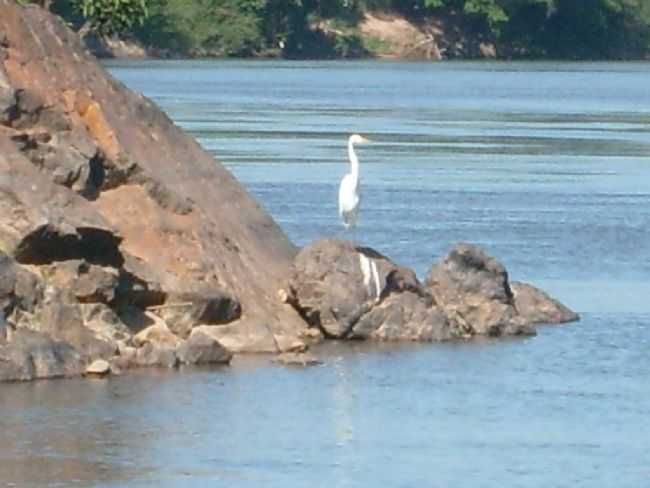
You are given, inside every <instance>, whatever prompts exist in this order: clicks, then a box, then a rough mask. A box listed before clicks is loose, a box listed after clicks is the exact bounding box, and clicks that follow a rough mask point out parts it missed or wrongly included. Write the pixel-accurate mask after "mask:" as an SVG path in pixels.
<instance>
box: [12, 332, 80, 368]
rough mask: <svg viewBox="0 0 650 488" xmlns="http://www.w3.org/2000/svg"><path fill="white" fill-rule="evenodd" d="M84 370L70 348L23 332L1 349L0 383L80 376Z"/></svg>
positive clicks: (33, 333) (18, 333) (14, 335)
mask: <svg viewBox="0 0 650 488" xmlns="http://www.w3.org/2000/svg"><path fill="white" fill-rule="evenodd" d="M84 367H85V363H84V361H83V360H82V358H81V356H80V355H79V354H78V353H77V351H75V350H74V348H72V347H71V346H70V345H68V344H66V343H63V342H59V341H54V340H52V339H51V338H50V337H48V336H46V335H44V334H41V333H38V332H34V331H30V330H25V329H18V330H16V331H15V332H14V333H13V339H12V342H11V343H10V344H8V345H5V346H2V347H0V381H26V380H33V379H39V378H59V377H65V376H77V375H80V374H81V373H82V372H83V370H84Z"/></svg>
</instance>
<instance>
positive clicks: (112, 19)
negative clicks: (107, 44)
mask: <svg viewBox="0 0 650 488" xmlns="http://www.w3.org/2000/svg"><path fill="white" fill-rule="evenodd" d="M74 5H75V7H76V9H77V10H78V11H79V12H80V13H81V15H82V16H83V17H84V18H85V19H87V20H88V21H89V23H90V28H91V29H92V30H95V31H97V32H100V33H103V34H115V33H119V32H125V31H128V30H129V29H131V28H132V27H133V26H134V25H135V24H142V23H143V22H144V20H145V19H146V18H147V4H146V1H145V0H74Z"/></svg>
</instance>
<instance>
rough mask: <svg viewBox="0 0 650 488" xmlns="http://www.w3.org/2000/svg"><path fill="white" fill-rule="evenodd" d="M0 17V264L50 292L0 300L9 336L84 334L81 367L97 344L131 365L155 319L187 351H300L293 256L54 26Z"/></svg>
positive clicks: (258, 214) (265, 219)
mask: <svg viewBox="0 0 650 488" xmlns="http://www.w3.org/2000/svg"><path fill="white" fill-rule="evenodd" d="M0 12H1V13H2V14H1V15H0V251H1V252H2V256H3V260H4V261H5V262H6V263H10V264H6V266H5V267H4V268H3V269H6V270H8V269H10V268H11V269H13V270H14V272H13V274H14V275H15V274H16V272H15V269H17V268H20V272H19V273H18V274H20V275H21V276H22V275H23V274H25V275H28V276H30V277H31V278H30V279H32V280H33V281H34V283H38V287H40V288H39V289H42V291H41V293H40V295H39V294H38V293H36V292H34V291H33V290H32V291H31V292H30V293H27V295H30V300H31V301H30V300H26V299H23V298H24V297H21V292H20V291H16V290H15V289H13V288H12V289H7V290H5V291H4V293H3V295H0V306H1V307H2V312H3V314H4V315H5V317H6V320H7V323H8V327H9V329H11V330H13V329H16V332H17V331H18V329H27V328H29V329H31V330H33V331H35V333H47V334H48V336H49V337H50V338H52V339H53V340H57V337H59V336H60V337H59V339H60V340H61V341H64V342H66V343H70V340H67V339H66V338H65V337H63V336H65V335H66V334H69V331H67V328H68V326H69V327H71V328H74V327H77V326H79V327H83V329H84V333H83V334H81V333H79V334H77V335H79V337H76V336H75V340H76V341H82V342H83V341H86V342H83V344H81V343H79V346H80V347H79V348H77V352H78V353H80V354H81V356H82V360H84V359H85V360H87V361H89V360H90V359H91V358H89V357H84V356H89V351H88V350H82V349H83V347H85V346H86V343H87V342H88V341H91V342H92V341H100V342H102V341H103V342H104V343H106V344H108V346H106V344H103V345H102V347H99V346H97V347H95V348H94V349H93V350H94V351H95V353H93V354H91V355H94V356H110V355H111V354H113V353H115V352H116V351H119V350H120V348H122V349H123V350H125V351H127V352H129V348H130V347H132V344H130V342H129V340H130V338H131V335H132V334H133V333H135V332H137V331H138V330H139V329H141V328H143V327H145V326H147V325H151V324H153V323H154V322H155V321H157V320H158V319H160V320H161V321H162V324H163V325H170V326H171V327H172V328H174V327H175V328H176V329H177V330H174V332H175V333H176V334H178V336H179V337H180V338H181V340H185V339H188V338H189V337H190V336H191V334H192V332H193V329H194V328H195V327H196V326H201V329H202V332H201V334H202V336H205V335H208V336H210V337H212V339H215V340H217V341H220V340H221V339H223V340H224V341H225V342H229V343H230V344H231V345H233V347H234V346H237V347H234V348H235V349H239V350H255V351H260V350H265V351H266V350H268V351H278V350H279V349H282V347H281V344H283V343H291V342H292V340H293V339H294V338H296V337H297V334H298V332H299V331H300V330H301V329H302V328H304V322H303V321H302V320H301V319H300V317H298V315H297V314H296V313H295V312H294V311H293V309H292V308H291V307H290V306H288V305H283V304H281V303H280V302H279V300H278V299H277V295H276V293H277V288H278V283H279V282H280V281H281V280H282V279H283V278H284V277H285V273H286V270H287V269H288V267H289V265H290V263H291V260H292V259H293V257H294V255H295V253H296V249H295V248H294V246H293V245H292V244H291V243H290V242H289V240H288V239H287V237H286V236H285V235H284V234H283V232H282V231H281V230H280V229H279V228H278V226H277V225H276V224H275V223H274V222H273V220H272V219H271V217H270V216H269V215H268V214H267V213H266V212H264V210H262V209H261V208H260V207H259V205H258V204H257V203H256V202H255V201H254V200H253V199H252V198H251V197H250V196H249V195H248V194H247V193H246V191H245V190H244V189H243V188H242V187H241V186H240V185H239V183H238V182H237V181H236V180H235V179H234V178H233V177H232V175H231V174H230V173H229V172H228V171H227V170H226V169H224V168H223V167H222V166H221V165H220V164H219V163H217V162H216V161H215V160H214V159H213V158H212V157H211V156H210V155H209V154H207V153H206V152H205V151H203V150H202V149H201V148H200V147H199V145H198V144H197V143H196V142H195V141H194V140H193V139H192V138H191V137H189V136H188V135H186V134H184V133H183V132H182V131H181V130H180V129H179V128H177V127H176V126H175V125H174V124H173V123H172V122H171V121H170V120H169V119H168V118H167V117H166V116H165V114H164V113H163V112H161V111H160V110H159V109H158V108H157V107H156V106H155V105H154V104H153V103H152V102H151V101H149V100H148V99H146V98H145V97H143V96H141V95H139V94H136V93H133V92H131V91H130V90H128V89H127V88H126V87H124V86H123V85H122V84H121V83H119V82H118V81H116V80H114V79H113V78H112V77H111V76H110V75H108V74H107V73H106V71H105V70H104V69H103V68H102V67H101V66H100V65H99V64H98V63H97V62H96V61H95V60H94V58H92V57H91V56H89V55H88V54H87V53H86V52H85V51H84V50H83V48H82V47H81V45H80V43H79V40H78V38H77V36H76V35H75V34H74V33H72V32H71V31H70V30H69V29H67V27H65V25H64V24H63V23H62V22H61V21H60V20H59V19H58V18H56V17H54V16H52V15H50V14H49V13H48V12H46V11H44V10H42V9H41V8H38V7H33V6H32V7H21V6H19V5H17V4H16V3H15V2H14V1H13V0H0ZM23 281H24V280H23ZM5 288H6V287H5ZM48 294H49V295H48ZM41 295H42V296H41ZM46 295H47V296H49V297H50V298H46ZM55 297H58V298H55ZM48 300H49V301H48ZM46 302H47V303H51V304H53V303H58V304H63V303H65V304H67V305H68V306H69V310H67V311H66V313H67V318H64V317H62V312H61V310H56V311H54V312H56V313H54V312H52V311H51V310H50V312H52V313H50V314H49V315H47V316H45V315H43V314H44V311H43V309H44V308H45V307H46V305H45V304H46ZM48 306H51V307H52V306H53V305H48ZM152 314H153V315H154V316H155V317H151V315H152ZM165 320H167V321H168V322H169V324H167V323H166V322H165ZM44 321H49V323H47V324H46V323H44ZM70 324H73V325H70ZM98 324H99V325H98ZM48 328H49V329H48ZM55 329H56V330H59V329H61V330H59V332H60V333H57V334H52V333H49V332H47V330H55ZM89 330H90V331H92V334H88V333H87V332H88V331H89ZM62 331H63V332H62ZM119 331H121V333H120V332H119ZM80 334H81V335H83V336H84V338H81V335H80ZM18 335H19V334H13V337H14V338H16V337H18ZM8 336H9V337H11V336H12V334H8ZM85 336H88V337H85ZM28 339H29V338H26V339H24V340H22V339H21V344H24V343H25V341H28ZM82 339H83V340H82ZM201 341H202V342H201ZM201 341H199V340H198V339H197V340H194V341H193V342H197V343H198V342H201V344H202V345H205V344H209V341H207V340H206V339H205V338H203V339H201ZM73 342H74V341H73ZM39 344H41V346H42V344H43V340H41V341H40V342H39ZM41 346H39V347H41ZM82 346H83V347H82ZM279 346H280V347H279ZM3 347H5V348H7V347H9V346H3ZM21 347H22V348H23V349H25V348H26V346H24V345H23V346H21ZM57 347H58V346H57ZM202 347H203V346H202ZM41 349H42V347H41ZM97 351H102V352H101V353H98V352H97ZM5 353H7V350H5ZM7 354H8V353H7ZM12 354H13V353H12ZM186 356H187V355H186ZM190 356H191V355H190ZM2 364H3V363H2V354H1V353H0V369H1V367H2ZM11 364H15V361H14V362H13V363H11ZM33 369H34V368H32V370H33ZM42 369H43V368H42ZM49 370H52V368H50V369H47V368H45V369H43V371H45V373H43V374H42V375H41V376H48V374H47V371H49ZM72 370H74V371H77V370H78V368H77V367H73V368H72ZM56 371H60V372H63V373H67V372H69V370H67V369H65V368H59V369H58V370H56ZM63 373H62V374H63ZM9 376H11V375H9ZM13 376H15V377H17V378H18V377H19V378H26V377H29V376H30V375H29V374H28V373H26V372H25V369H24V368H23V370H22V372H21V373H20V374H14V375H13ZM32 376H39V373H37V372H35V373H34V374H33V375H32Z"/></svg>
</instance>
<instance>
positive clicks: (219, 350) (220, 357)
mask: <svg viewBox="0 0 650 488" xmlns="http://www.w3.org/2000/svg"><path fill="white" fill-rule="evenodd" d="M177 355H178V359H179V360H180V362H181V363H183V364H197V365H200V364H228V363H229V362H230V360H231V359H232V353H231V352H230V351H228V350H227V349H226V348H224V347H223V346H222V345H221V344H220V343H219V341H217V340H216V339H214V338H213V337H210V336H209V335H207V334H205V333H203V332H200V331H199V332H193V333H192V335H190V337H189V338H188V339H187V340H186V341H184V342H183V343H182V344H181V345H180V346H179V348H178V351H177Z"/></svg>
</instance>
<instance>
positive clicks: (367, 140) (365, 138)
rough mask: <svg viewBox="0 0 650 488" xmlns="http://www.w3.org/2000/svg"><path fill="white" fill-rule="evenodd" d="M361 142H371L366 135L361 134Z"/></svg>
mask: <svg viewBox="0 0 650 488" xmlns="http://www.w3.org/2000/svg"><path fill="white" fill-rule="evenodd" d="M361 142H363V143H367V142H372V141H371V140H370V139H368V138H367V137H363V136H361Z"/></svg>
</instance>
